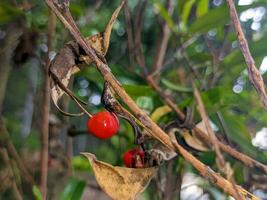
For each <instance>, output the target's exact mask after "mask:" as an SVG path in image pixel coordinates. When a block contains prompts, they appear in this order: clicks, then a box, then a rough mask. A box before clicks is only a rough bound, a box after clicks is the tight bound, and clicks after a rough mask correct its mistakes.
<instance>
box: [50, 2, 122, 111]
mask: <svg viewBox="0 0 267 200" xmlns="http://www.w3.org/2000/svg"><path fill="white" fill-rule="evenodd" d="M124 3H125V1H122V2H121V4H120V5H119V7H118V8H117V9H116V10H115V11H114V13H113V14H112V16H111V18H110V20H109V22H108V24H107V26H106V28H105V31H104V32H101V33H98V34H96V35H93V36H90V37H87V38H85V40H86V42H87V43H88V44H89V45H91V46H92V47H93V48H94V49H95V51H96V52H97V53H98V54H99V55H101V56H105V55H106V53H107V51H108V47H109V42H110V34H111V31H112V27H113V25H114V23H115V21H116V19H117V17H118V14H119V12H120V10H121V8H122V6H123V5H124ZM91 63H92V60H91V59H90V58H89V56H87V55H86V54H85V52H84V51H83V50H82V49H81V48H80V47H79V45H78V44H77V43H76V42H74V41H71V42H69V43H67V44H66V45H65V46H64V47H63V48H62V49H61V50H60V51H59V53H58V54H57V56H56V57H55V59H54V60H53V61H52V62H51V65H50V69H49V71H50V74H51V77H52V83H51V97H52V100H53V102H54V104H55V106H56V107H57V108H58V109H59V110H60V111H61V112H63V113H64V111H62V110H61V109H60V108H59V106H58V101H59V99H60V98H61V97H62V95H63V94H64V93H66V94H67V95H68V96H70V94H72V92H71V91H69V92H66V90H67V88H68V85H69V82H70V78H71V76H72V75H73V74H74V73H76V72H78V71H80V70H81V69H82V67H83V66H84V64H88V65H89V64H91ZM59 82H60V84H59ZM73 97H74V96H73ZM74 98H75V97H74ZM75 99H77V98H75Z"/></svg>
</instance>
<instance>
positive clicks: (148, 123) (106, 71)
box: [46, 0, 249, 197]
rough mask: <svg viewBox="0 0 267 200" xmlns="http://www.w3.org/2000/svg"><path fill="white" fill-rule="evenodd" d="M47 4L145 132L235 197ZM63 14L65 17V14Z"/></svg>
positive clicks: (220, 179)
mask: <svg viewBox="0 0 267 200" xmlns="http://www.w3.org/2000/svg"><path fill="white" fill-rule="evenodd" d="M46 3H47V4H48V6H49V7H50V8H51V9H52V10H53V11H54V12H55V14H56V15H57V16H58V18H59V19H60V20H61V21H62V22H63V23H64V25H65V27H66V28H68V29H69V31H70V33H71V34H72V36H73V37H74V39H75V40H76V42H77V43H78V44H79V45H80V46H81V47H82V48H83V49H84V51H85V53H86V54H87V55H88V56H89V57H90V58H91V59H92V60H93V61H94V63H95V64H96V67H97V69H98V70H99V71H100V73H101V74H102V76H103V78H104V79H105V81H107V82H108V83H109V84H110V85H111V87H112V88H113V89H114V91H115V92H116V93H117V94H118V96H119V97H120V98H121V99H122V100H123V101H124V103H125V104H126V105H127V106H128V107H129V109H130V110H131V111H132V112H133V113H134V115H135V116H136V117H137V118H138V120H140V122H141V123H142V124H143V125H144V127H145V130H146V131H148V132H149V133H150V134H151V136H153V137H154V138H155V139H157V140H158V141H160V142H161V143H162V144H163V145H165V146H166V147H167V148H169V149H172V150H175V151H176V152H178V153H179V154H180V155H182V156H183V157H184V159H185V160H186V161H188V162H189V163H191V164H192V165H193V166H194V167H195V168H196V169H197V170H198V171H199V172H200V173H201V174H202V175H203V176H204V177H205V178H207V179H208V180H211V181H212V183H213V184H215V185H217V186H218V187H220V188H222V189H223V190H224V191H226V192H227V193H229V194H230V195H232V196H234V197H235V196H236V195H235V191H234V189H233V188H232V184H231V183H230V182H229V181H227V180H226V179H224V178H223V177H221V176H220V175H218V174H217V173H215V172H214V171H212V170H211V169H210V168H209V167H208V166H206V165H204V164H203V163H202V162H200V161H199V160H198V159H197V158H195V157H194V156H193V155H192V154H190V153H189V152H188V151H187V150H185V149H184V148H183V147H182V146H180V145H179V144H178V143H177V142H176V141H172V140H171V138H170V137H169V136H168V135H167V134H166V133H165V132H164V131H163V130H162V129H161V128H160V127H159V126H158V125H157V124H155V123H154V122H153V121H152V120H151V119H150V118H149V116H148V115H147V114H146V113H145V112H144V111H143V110H141V109H140V108H139V107H138V106H137V105H136V104H135V102H134V101H133V100H132V99H131V97H130V96H129V95H128V94H127V93H126V91H125V90H124V88H123V87H122V86H121V84H120V83H119V82H118V80H117V79H116V78H115V77H114V75H113V74H112V73H111V71H110V68H109V67H108V65H107V64H106V63H105V62H103V59H102V58H99V57H98V56H97V55H96V53H95V51H94V50H93V49H92V47H91V45H90V44H87V43H86V42H85V40H84V38H83V37H82V36H81V34H80V32H77V31H76V30H75V27H72V25H71V24H72V23H74V20H73V19H72V21H71V22H68V20H66V18H65V17H64V16H63V15H62V13H61V12H60V11H59V10H58V9H57V7H56V6H55V5H54V3H53V1H52V0H46ZM63 12H68V13H69V10H68V9H64V11H63ZM63 14H64V15H65V13H63ZM238 188H239V189H240V190H242V191H246V190H244V189H243V188H242V187H240V186H238ZM246 194H249V192H247V191H246Z"/></svg>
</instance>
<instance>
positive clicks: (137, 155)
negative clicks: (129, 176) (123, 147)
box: [123, 148, 145, 168]
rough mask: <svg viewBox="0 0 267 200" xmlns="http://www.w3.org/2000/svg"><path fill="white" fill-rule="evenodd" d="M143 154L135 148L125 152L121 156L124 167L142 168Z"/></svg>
mask: <svg viewBox="0 0 267 200" xmlns="http://www.w3.org/2000/svg"><path fill="white" fill-rule="evenodd" d="M144 158H145V152H144V151H143V150H142V149H140V148H135V149H131V150H128V151H126V152H125V153H124V154H123V162H124V164H125V165H126V167H131V168H143V167H144Z"/></svg>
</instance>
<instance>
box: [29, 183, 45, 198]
mask: <svg viewBox="0 0 267 200" xmlns="http://www.w3.org/2000/svg"><path fill="white" fill-rule="evenodd" d="M32 193H33V196H34V199H35V200H43V198H42V193H41V191H40V190H39V188H38V187H37V186H36V185H34V186H33V187H32Z"/></svg>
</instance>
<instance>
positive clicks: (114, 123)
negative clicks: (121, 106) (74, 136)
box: [87, 111, 119, 139]
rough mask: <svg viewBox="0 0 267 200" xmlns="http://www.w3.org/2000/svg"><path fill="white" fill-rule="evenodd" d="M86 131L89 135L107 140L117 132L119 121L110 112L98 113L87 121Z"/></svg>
mask: <svg viewBox="0 0 267 200" xmlns="http://www.w3.org/2000/svg"><path fill="white" fill-rule="evenodd" d="M87 129H88V132H89V133H91V134H93V135H94V136H96V137H98V138H100V139H108V138H110V137H112V136H113V135H115V134H116V133H117V132H118V130H119V120H118V118H117V117H116V116H115V114H113V113H111V112H108V111H102V112H98V113H96V114H94V115H93V116H92V117H91V118H90V119H88V121H87Z"/></svg>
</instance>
